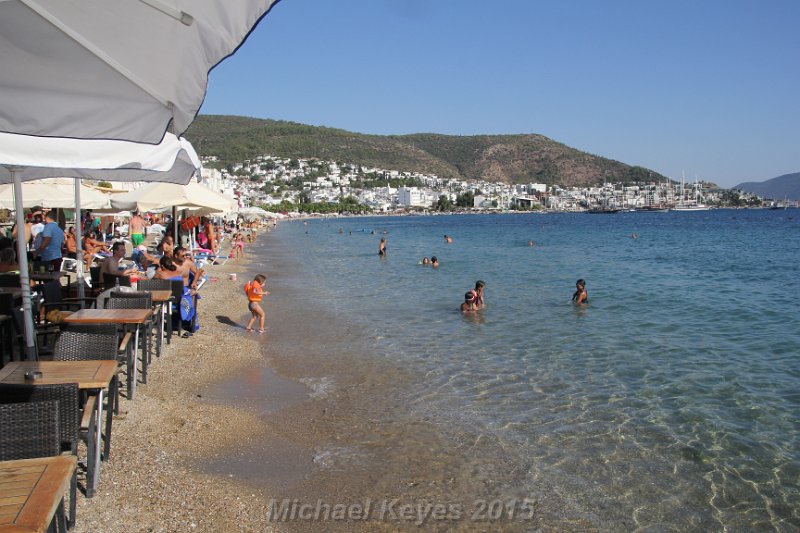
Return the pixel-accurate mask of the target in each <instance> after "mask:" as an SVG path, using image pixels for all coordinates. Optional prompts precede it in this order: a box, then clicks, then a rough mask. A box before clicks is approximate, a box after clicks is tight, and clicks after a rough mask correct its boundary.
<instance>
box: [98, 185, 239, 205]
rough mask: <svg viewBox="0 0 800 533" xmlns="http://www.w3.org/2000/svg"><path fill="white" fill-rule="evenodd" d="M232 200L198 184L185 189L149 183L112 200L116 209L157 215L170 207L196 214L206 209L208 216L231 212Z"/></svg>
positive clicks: (179, 186)
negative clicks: (195, 211) (158, 211)
mask: <svg viewBox="0 0 800 533" xmlns="http://www.w3.org/2000/svg"><path fill="white" fill-rule="evenodd" d="M232 203H233V200H231V199H230V198H228V197H227V196H224V195H222V194H220V193H218V192H216V191H215V190H213V189H210V188H209V187H206V186H205V185H201V184H199V183H197V182H196V181H190V182H189V183H187V184H186V185H175V184H173V183H148V184H147V185H143V186H142V187H139V188H138V189H134V190H133V191H131V192H127V193H124V194H118V195H116V196H114V197H113V198H111V205H112V207H114V208H117V209H129V210H130V209H138V210H139V211H155V210H158V209H164V208H167V207H177V208H178V209H179V210H180V209H189V210H195V209H198V208H204V209H207V211H205V212H206V213H216V212H224V211H229V210H230V209H231V205H232Z"/></svg>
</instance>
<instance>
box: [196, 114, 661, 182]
mask: <svg viewBox="0 0 800 533" xmlns="http://www.w3.org/2000/svg"><path fill="white" fill-rule="evenodd" d="M186 138H187V139H189V140H190V141H191V142H192V144H193V145H194V147H195V149H196V150H197V153H198V154H200V155H201V156H211V155H214V156H217V157H219V158H220V160H221V161H222V162H223V163H235V162H241V161H244V160H245V159H252V158H254V157H256V156H259V155H264V154H269V155H276V156H281V157H291V158H315V157H316V158H320V159H326V160H331V161H338V162H342V163H357V164H360V165H365V166H374V167H379V168H384V169H394V170H400V171H416V172H425V173H430V174H436V175H438V176H440V177H446V178H461V179H484V180H487V181H494V182H505V183H531V182H538V183H546V184H548V185H564V186H581V185H596V184H600V183H603V182H604V181H614V182H626V183H628V182H634V181H653V180H664V179H666V178H665V177H664V176H662V175H660V174H658V173H657V172H651V171H649V170H648V169H645V168H642V167H635V166H630V165H626V164H624V163H621V162H619V161H614V160H611V159H606V158H604V157H598V156H595V155H592V154H588V153H586V152H581V151H580V150H576V149H574V148H570V147H569V146H566V145H564V144H561V143H558V142H556V141H553V140H552V139H548V138H547V137H544V136H542V135H473V136H456V135H438V134H432V133H418V134H413V135H386V136H384V135H364V134H361V133H353V132H349V131H345V130H340V129H335V128H326V127H318V126H308V125H305V124H297V123H294V122H283V121H276V120H268V119H258V118H248V117H237V116H227V115H200V116H198V117H197V119H196V120H195V121H194V123H192V126H191V127H190V128H189V130H188V131H187V132H186Z"/></svg>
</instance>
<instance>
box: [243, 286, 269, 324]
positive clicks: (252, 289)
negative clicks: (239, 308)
mask: <svg viewBox="0 0 800 533" xmlns="http://www.w3.org/2000/svg"><path fill="white" fill-rule="evenodd" d="M265 281H267V278H266V276H264V275H262V274H257V275H256V277H255V278H254V279H253V281H250V282H248V283H247V284H246V285H245V286H244V292H245V294H247V300H248V303H247V308H248V309H249V310H250V313H251V314H252V316H251V317H250V321H249V322H248V323H247V328H246V329H247V331H253V324H254V323H255V321H256V318H258V324H259V326H258V328H259V329H258V332H259V333H264V319H265V318H266V316H265V315H264V310H263V309H262V308H261V300H262V298H263V297H264V295H265V294H269V291H265V290H264V289H263V287H264V282H265Z"/></svg>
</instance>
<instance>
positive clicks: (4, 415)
mask: <svg viewBox="0 0 800 533" xmlns="http://www.w3.org/2000/svg"><path fill="white" fill-rule="evenodd" d="M58 405H59V402H58V401H55V400H50V401H44V402H31V403H10V404H0V461H12V460H15V459H34V458H37V457H53V456H56V455H59V454H60V453H61V436H60V431H59V429H60V428H59V409H58ZM73 479H75V478H73ZM73 501H74V500H73ZM73 516H74V515H73ZM53 520H54V521H57V522H56V524H57V529H58V530H60V531H66V530H67V523H66V516H65V513H64V499H63V498H62V499H61V503H60V504H59V506H58V510H57V512H56V517H55V518H54V519H53ZM51 527H52V526H51Z"/></svg>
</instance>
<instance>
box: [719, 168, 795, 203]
mask: <svg viewBox="0 0 800 533" xmlns="http://www.w3.org/2000/svg"><path fill="white" fill-rule="evenodd" d="M733 188H734V189H739V190H742V191H746V192H751V193H754V194H757V195H759V196H760V197H762V198H770V199H772V200H783V199H785V198H788V199H789V200H800V172H795V173H794V174H784V175H783V176H778V177H777V178H772V179H770V180H767V181H760V182H757V181H748V182H745V183H740V184H739V185H737V186H735V187H733Z"/></svg>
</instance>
